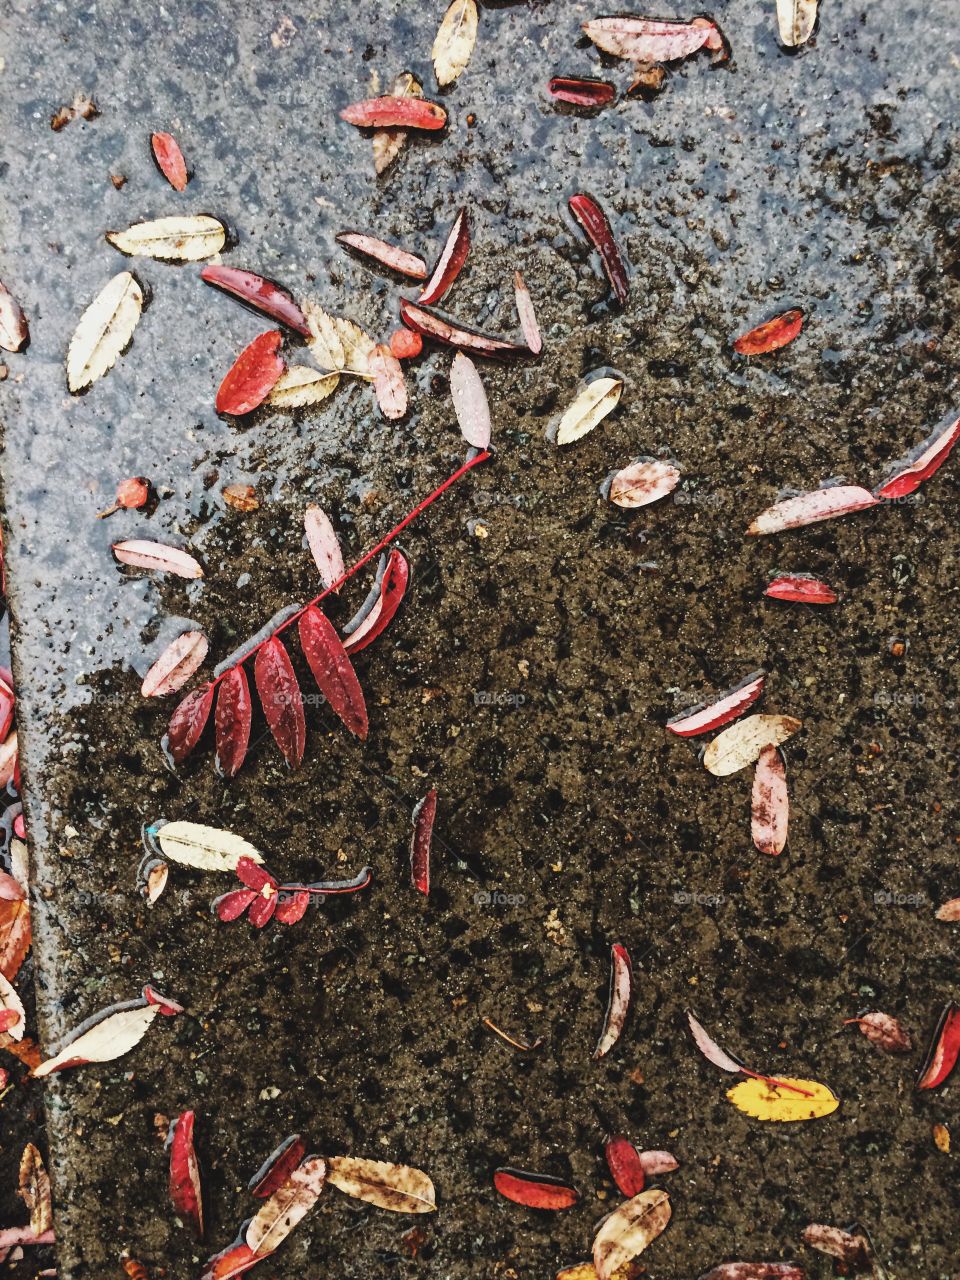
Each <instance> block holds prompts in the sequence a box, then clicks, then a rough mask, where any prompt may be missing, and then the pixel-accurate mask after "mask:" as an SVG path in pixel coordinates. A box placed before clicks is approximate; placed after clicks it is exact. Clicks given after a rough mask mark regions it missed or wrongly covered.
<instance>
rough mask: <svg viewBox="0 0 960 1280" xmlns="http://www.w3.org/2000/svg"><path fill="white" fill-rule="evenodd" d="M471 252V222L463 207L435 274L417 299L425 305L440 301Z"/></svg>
mask: <svg viewBox="0 0 960 1280" xmlns="http://www.w3.org/2000/svg"><path fill="white" fill-rule="evenodd" d="M469 252H470V222H469V219H468V217H467V211H466V209H461V210H460V212H459V213H458V214H457V216H456V219H455V220H454V223H453V226H452V227H451V228H450V231H449V233H448V235H447V239H446V243H445V244H444V246H443V249H442V250H441V253H440V257H439V258H438V259H437V263H436V266H435V267H434V268H433V274H432V275H431V276H430V279H429V280H428V281H427V283H426V284H425V285H424V286H423V292H422V293H421V294H420V297H419V298H418V299H417V301H418V302H419V303H421V305H423V306H431V305H432V304H433V303H435V302H439V301H440V299H441V298H442V297H443V295H444V294H445V293H446V292H447V290H448V289H449V288H450V286H451V285H452V284H453V282H454V280H456V278H457V276H458V275H459V274H460V271H461V268H462V267H463V264H464V263H465V262H466V260H467V254H468V253H469Z"/></svg>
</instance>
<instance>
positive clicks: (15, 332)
mask: <svg viewBox="0 0 960 1280" xmlns="http://www.w3.org/2000/svg"><path fill="white" fill-rule="evenodd" d="M28 336H29V330H28V329H27V320H26V316H25V315H24V314H23V309H22V308H21V306H20V303H19V302H18V301H17V300H16V298H15V297H14V296H13V294H12V293H11V292H10V290H9V289H8V288H7V286H6V285H5V284H4V283H3V281H2V280H0V347H3V349H4V351H19V350H20V348H21V347H22V346H23V344H24V343H25V342H26V340H27V338H28Z"/></svg>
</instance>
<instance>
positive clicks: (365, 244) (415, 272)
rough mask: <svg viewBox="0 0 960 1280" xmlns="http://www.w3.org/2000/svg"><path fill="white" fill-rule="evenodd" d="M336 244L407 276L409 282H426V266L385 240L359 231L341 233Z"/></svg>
mask: <svg viewBox="0 0 960 1280" xmlns="http://www.w3.org/2000/svg"><path fill="white" fill-rule="evenodd" d="M337 244H342V245H345V246H346V248H348V249H353V250H354V251H355V252H356V253H359V254H362V255H363V257H365V258H372V259H373V261H374V262H379V263H380V264H381V265H382V266H384V267H389V268H390V270H391V271H396V272H397V274H398V275H401V276H407V277H408V278H409V279H411V280H426V278H427V264H426V263H425V262H424V260H423V259H422V258H419V257H417V255H416V254H415V253H407V251H406V250H405V249H399V248H397V246H396V245H394V244H388V243H387V241H386V240H379V239H378V238H377V237H376V236H368V235H364V234H363V233H362V232H360V231H341V232H340V234H339V235H338V236H337Z"/></svg>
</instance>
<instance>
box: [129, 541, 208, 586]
mask: <svg viewBox="0 0 960 1280" xmlns="http://www.w3.org/2000/svg"><path fill="white" fill-rule="evenodd" d="M113 554H114V555H115V556H116V557H117V559H118V560H119V561H120V563H121V564H129V565H133V566H134V568H137V569H155V570H156V571H157V572H159V573H175V574H177V576H178V577H181V578H202V577H203V570H202V569H201V568H200V565H199V564H198V563H197V561H196V560H194V558H193V556H191V555H188V554H187V552H186V551H181V550H180V549H179V547H168V546H167V545H166V543H163V542H146V541H144V540H143V539H139V538H135V539H133V540H132V541H129V542H115V543H114V544H113Z"/></svg>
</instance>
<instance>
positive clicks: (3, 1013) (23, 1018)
mask: <svg viewBox="0 0 960 1280" xmlns="http://www.w3.org/2000/svg"><path fill="white" fill-rule="evenodd" d="M26 1029H27V1015H26V1011H25V1010H24V1007H23V1002H22V1001H21V999H20V997H19V996H18V995H17V993H16V991H14V989H13V987H12V985H11V984H10V983H9V982H8V981H7V979H6V978H5V977H4V976H3V975H2V974H0V1031H5V1032H6V1033H7V1035H8V1036H10V1038H11V1039H12V1040H22V1039H23V1033H24V1031H26Z"/></svg>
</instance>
